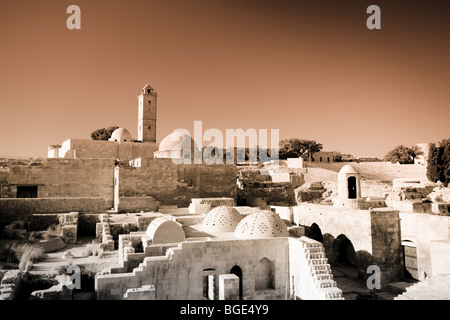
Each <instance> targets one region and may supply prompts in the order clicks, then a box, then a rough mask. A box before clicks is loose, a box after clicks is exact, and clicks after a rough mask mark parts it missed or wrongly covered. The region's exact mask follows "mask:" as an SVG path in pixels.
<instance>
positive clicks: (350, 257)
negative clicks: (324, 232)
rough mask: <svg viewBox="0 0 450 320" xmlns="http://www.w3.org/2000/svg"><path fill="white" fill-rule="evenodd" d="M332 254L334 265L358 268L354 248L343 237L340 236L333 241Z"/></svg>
mask: <svg viewBox="0 0 450 320" xmlns="http://www.w3.org/2000/svg"><path fill="white" fill-rule="evenodd" d="M333 252H334V257H335V263H336V265H340V266H344V265H347V266H355V267H357V266H358V261H357V258H356V252H355V248H354V247H353V244H352V242H351V241H350V240H349V239H348V238H347V237H346V236H345V235H343V234H341V235H339V236H338V237H337V238H336V240H334V242H333Z"/></svg>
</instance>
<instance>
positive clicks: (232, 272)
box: [230, 266, 243, 300]
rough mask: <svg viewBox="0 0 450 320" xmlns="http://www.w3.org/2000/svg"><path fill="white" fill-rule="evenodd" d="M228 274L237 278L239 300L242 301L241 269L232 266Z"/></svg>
mask: <svg viewBox="0 0 450 320" xmlns="http://www.w3.org/2000/svg"><path fill="white" fill-rule="evenodd" d="M230 273H231V274H234V275H236V276H237V277H238V278H239V300H242V292H243V290H242V269H241V268H240V267H239V266H234V267H233V268H231V270H230Z"/></svg>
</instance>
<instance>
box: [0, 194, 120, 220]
mask: <svg viewBox="0 0 450 320" xmlns="http://www.w3.org/2000/svg"><path fill="white" fill-rule="evenodd" d="M111 205H112V202H108V201H105V200H104V199H103V198H23V199H0V221H2V222H3V221H12V220H15V219H23V218H26V217H27V216H29V215H31V214H33V213H64V212H71V211H76V212H82V213H101V212H105V210H107V209H110V208H111Z"/></svg>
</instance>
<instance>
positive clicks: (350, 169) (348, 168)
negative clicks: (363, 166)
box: [339, 164, 358, 174]
mask: <svg viewBox="0 0 450 320" xmlns="http://www.w3.org/2000/svg"><path fill="white" fill-rule="evenodd" d="M339 173H345V174H347V173H356V174H357V173H358V171H356V170H355V169H354V168H353V167H352V166H351V165H349V164H346V165H345V166H343V167H342V169H341V170H340V171H339Z"/></svg>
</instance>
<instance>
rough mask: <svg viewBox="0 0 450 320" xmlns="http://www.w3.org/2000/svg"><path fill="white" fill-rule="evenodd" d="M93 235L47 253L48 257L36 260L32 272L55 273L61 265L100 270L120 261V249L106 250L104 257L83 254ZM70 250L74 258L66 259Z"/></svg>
mask: <svg viewBox="0 0 450 320" xmlns="http://www.w3.org/2000/svg"><path fill="white" fill-rule="evenodd" d="M93 239H94V238H93V237H83V238H79V239H78V241H77V242H79V243H77V244H73V245H66V247H65V248H63V249H61V250H57V251H55V252H50V253H47V258H45V259H44V260H42V261H39V262H36V263H35V264H34V265H33V268H32V269H31V270H30V273H31V274H53V273H58V271H59V270H60V268H61V267H67V266H69V265H89V270H91V271H95V272H100V271H102V270H103V269H105V268H108V267H109V266H111V265H114V264H117V263H118V251H117V250H115V251H113V252H108V251H106V252H104V255H103V257H98V256H88V257H84V256H83V251H84V250H85V249H86V247H87V246H88V245H89V244H90V243H91V242H92V240H93ZM66 251H70V252H71V253H72V255H73V258H72V259H64V258H63V254H64V252H66Z"/></svg>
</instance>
